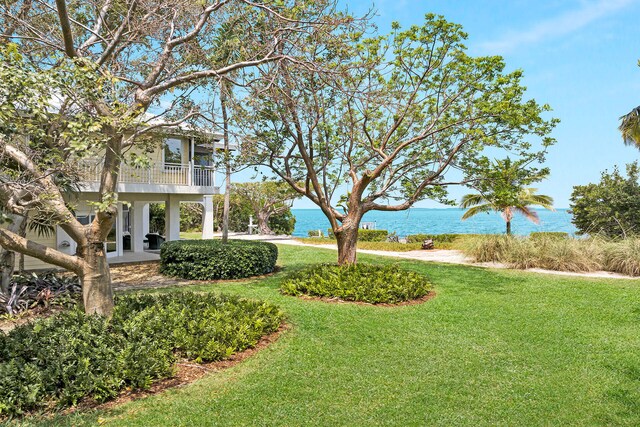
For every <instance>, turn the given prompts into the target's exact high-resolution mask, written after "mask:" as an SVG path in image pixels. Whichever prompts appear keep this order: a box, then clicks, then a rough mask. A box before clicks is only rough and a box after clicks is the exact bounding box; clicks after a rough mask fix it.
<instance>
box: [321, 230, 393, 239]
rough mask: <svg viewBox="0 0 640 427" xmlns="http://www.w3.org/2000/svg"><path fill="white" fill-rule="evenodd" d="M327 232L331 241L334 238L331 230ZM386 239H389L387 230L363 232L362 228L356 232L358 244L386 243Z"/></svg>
mask: <svg viewBox="0 0 640 427" xmlns="http://www.w3.org/2000/svg"><path fill="white" fill-rule="evenodd" d="M327 232H328V235H329V237H330V238H331V239H335V238H336V236H335V234H333V230H332V229H328V230H327ZM387 237H389V231H388V230H365V229H362V228H361V229H360V230H358V240H359V241H360V242H386V241H387Z"/></svg>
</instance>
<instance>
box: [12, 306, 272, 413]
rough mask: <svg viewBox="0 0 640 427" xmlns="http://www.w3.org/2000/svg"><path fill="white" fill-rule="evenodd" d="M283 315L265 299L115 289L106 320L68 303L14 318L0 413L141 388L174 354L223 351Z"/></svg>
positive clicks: (250, 339) (207, 355)
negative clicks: (31, 318) (19, 320)
mask: <svg viewBox="0 0 640 427" xmlns="http://www.w3.org/2000/svg"><path fill="white" fill-rule="evenodd" d="M282 320H283V314H282V312H280V310H279V309H278V308H277V307H276V306H273V305H271V304H268V303H265V302H261V301H252V300H245V299H240V298H237V297H233V296H221V295H214V294H194V293H175V294H165V295H126V296H122V297H118V298H117V299H116V306H115V310H114V315H113V318H112V319H110V320H108V319H105V318H103V317H99V316H87V315H85V314H84V313H82V312H81V311H79V310H71V311H68V312H64V313H60V314H58V315H55V316H52V317H50V318H48V319H43V320H39V321H36V322H34V323H31V324H26V325H22V326H19V327H17V328H15V329H14V330H12V331H11V332H9V333H8V334H4V333H2V334H1V335H0V417H7V416H15V415H19V414H22V413H24V412H25V411H32V410H45V409H53V408H62V407H66V406H70V405H74V404H77V403H78V402H79V401H81V400H83V399H85V398H90V399H93V400H95V401H97V402H104V401H106V400H109V399H111V398H113V397H115V396H117V394H118V393H119V392H120V391H121V390H123V389H125V388H130V389H145V388H148V387H149V386H150V385H151V384H152V382H153V381H154V380H156V379H159V378H167V377H170V376H171V375H173V373H174V369H175V361H176V358H178V357H187V358H189V359H191V360H195V361H196V362H202V361H217V360H221V359H224V358H228V357H229V356H231V355H233V354H234V353H236V352H239V351H242V350H245V349H247V348H249V347H252V346H254V345H255V344H256V343H257V342H258V340H259V339H260V337H262V336H263V335H266V334H268V333H271V332H274V331H276V330H277V329H278V327H279V325H280V324H281V322H282Z"/></svg>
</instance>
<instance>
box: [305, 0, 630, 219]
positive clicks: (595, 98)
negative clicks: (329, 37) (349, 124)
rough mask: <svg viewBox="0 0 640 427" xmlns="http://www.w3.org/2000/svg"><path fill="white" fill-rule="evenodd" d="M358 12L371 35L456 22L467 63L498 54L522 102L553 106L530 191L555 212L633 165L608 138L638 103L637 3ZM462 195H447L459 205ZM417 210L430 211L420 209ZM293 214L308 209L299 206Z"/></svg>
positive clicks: (397, 7)
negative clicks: (524, 93) (431, 19)
mask: <svg viewBox="0 0 640 427" xmlns="http://www.w3.org/2000/svg"><path fill="white" fill-rule="evenodd" d="M343 4H344V5H345V6H347V7H348V8H349V9H350V10H351V11H352V12H354V13H356V14H362V13H364V12H366V11H367V10H368V9H369V8H371V7H373V8H374V9H375V10H376V11H377V16H376V17H375V19H374V21H375V23H376V24H377V25H378V27H379V29H380V31H381V32H383V33H386V32H388V31H389V29H390V26H391V22H393V21H398V22H400V24H401V25H402V26H403V27H407V26H409V25H412V24H421V23H422V22H423V19H424V15H425V14H426V13H429V12H433V13H437V14H442V15H444V16H445V17H446V18H447V19H448V20H449V21H452V22H456V23H459V24H462V25H463V27H464V29H465V31H466V32H467V33H468V34H469V38H468V41H467V46H468V47H469V52H470V53H471V54H473V55H502V56H503V57H504V58H505V60H506V63H507V67H508V69H509V70H512V69H517V68H520V69H523V70H524V73H525V79H524V84H525V85H526V86H527V87H528V89H529V90H528V94H529V97H531V98H535V99H536V100H537V101H538V102H540V103H548V104H550V105H551V107H552V108H553V110H554V112H553V116H554V117H557V118H559V119H560V120H561V123H560V125H559V126H558V127H557V128H556V130H555V132H554V134H553V136H554V137H555V138H556V139H557V140H558V143H557V144H556V145H555V146H554V147H552V148H551V149H550V152H549V155H548V162H547V165H548V166H549V167H550V168H551V176H550V178H549V179H548V180H547V181H546V182H543V183H540V184H539V185H538V188H539V189H540V192H541V193H543V194H548V195H550V196H552V197H553V198H554V199H555V205H556V207H559V208H564V207H568V206H569V197H570V195H571V190H572V188H573V186H574V185H578V184H586V183H588V182H594V181H597V180H598V179H599V176H600V173H601V171H603V170H605V169H611V168H612V167H613V166H614V165H624V164H625V163H628V162H632V161H634V160H636V159H639V158H640V151H638V150H636V149H633V148H631V147H626V146H624V144H623V143H622V139H621V138H620V134H619V133H618V131H617V126H618V118H619V117H620V116H621V115H622V114H624V113H625V112H628V111H629V110H631V109H632V108H633V107H635V106H637V105H640V68H639V67H638V65H637V64H638V59H640V26H639V24H640V20H639V17H640V0H540V1H532V0H529V1H525V0H511V1H508V0H502V1H498V0H482V1H480V0H413V1H412V0H378V1H377V2H376V3H375V4H373V3H372V2H371V1H366V0H356V1H343ZM465 192H467V190H464V189H452V191H451V194H452V195H454V196H456V197H457V198H459V197H460V196H461V195H462V194H464V193H465ZM417 206H418V207H438V204H437V203H435V202H430V201H424V202H421V203H419V204H418V205H417ZM295 207H298V208H310V207H314V206H313V205H312V204H311V203H310V202H308V201H306V200H300V201H297V202H296V203H295Z"/></svg>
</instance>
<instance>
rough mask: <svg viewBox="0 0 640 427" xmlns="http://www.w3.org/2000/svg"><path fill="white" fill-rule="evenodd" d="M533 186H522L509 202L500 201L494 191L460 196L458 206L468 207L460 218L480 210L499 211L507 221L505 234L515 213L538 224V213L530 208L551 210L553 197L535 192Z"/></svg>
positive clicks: (508, 232) (468, 216) (480, 211)
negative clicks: (539, 207) (537, 207)
mask: <svg viewBox="0 0 640 427" xmlns="http://www.w3.org/2000/svg"><path fill="white" fill-rule="evenodd" d="M536 191H537V190H536V189H535V188H523V189H521V190H520V191H519V192H518V193H516V195H515V197H513V198H511V200H510V201H509V203H505V202H501V201H500V200H501V199H502V197H498V196H497V195H496V194H495V193H488V194H467V195H465V196H464V197H463V198H462V201H461V203H460V207H461V208H464V209H469V210H468V211H466V212H465V213H464V215H463V216H462V220H466V219H468V218H471V217H472V216H474V215H477V214H479V213H482V212H494V211H497V212H500V213H501V214H502V218H504V220H505V222H506V223H507V235H510V234H511V221H512V220H513V216H514V214H515V213H520V214H522V215H523V216H524V217H525V218H527V219H528V220H529V221H531V222H533V223H535V224H538V223H539V222H540V218H538V213H537V212H536V211H535V210H533V209H532V208H531V206H532V205H538V206H542V207H543V208H545V209H549V210H553V198H551V197H550V196H545V195H542V194H536Z"/></svg>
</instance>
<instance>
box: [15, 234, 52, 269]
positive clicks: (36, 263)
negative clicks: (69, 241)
mask: <svg viewBox="0 0 640 427" xmlns="http://www.w3.org/2000/svg"><path fill="white" fill-rule="evenodd" d="M27 239H29V240H33V241H34V242H37V243H40V244H41V245H45V246H49V247H51V248H55V247H56V233H55V232H54V233H53V234H51V235H50V236H38V234H37V233H34V232H27ZM19 264H20V254H16V271H17V270H18V267H19ZM52 268H57V267H56V266H53V265H51V264H47V263H46V262H44V261H40V260H39V259H37V258H32V257H30V256H26V255H25V257H24V269H25V270H50V269H52Z"/></svg>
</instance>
